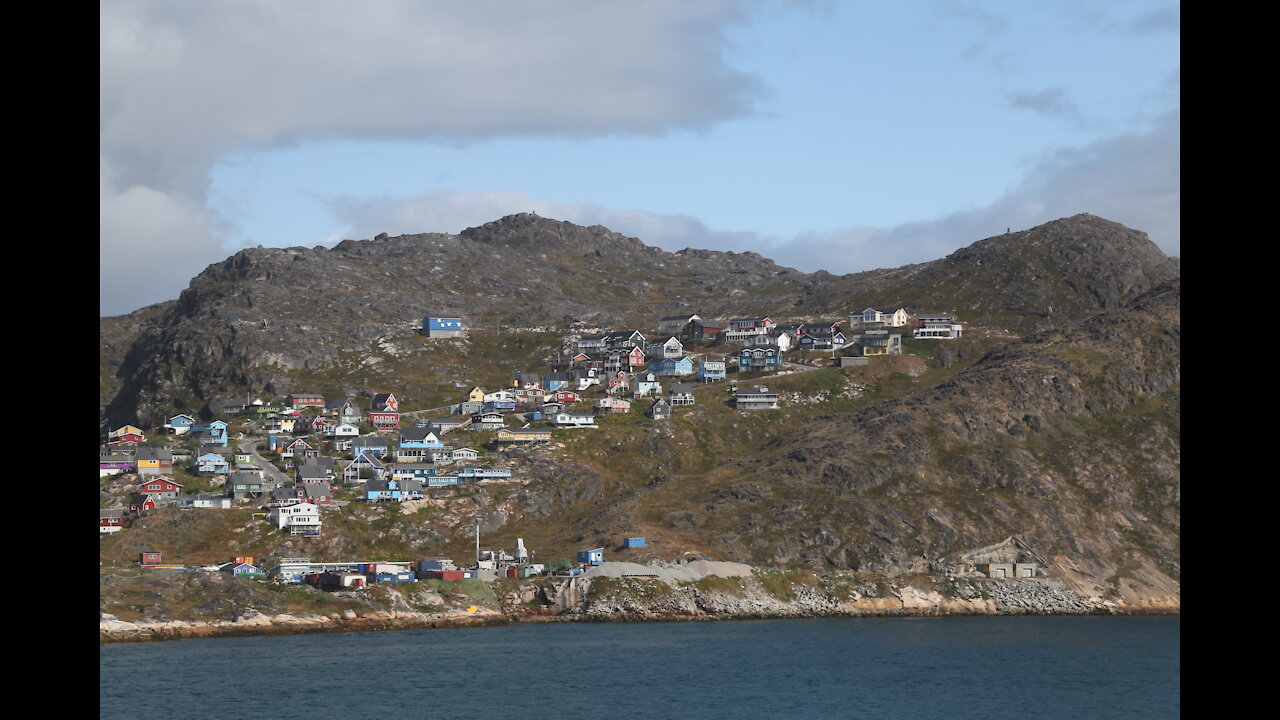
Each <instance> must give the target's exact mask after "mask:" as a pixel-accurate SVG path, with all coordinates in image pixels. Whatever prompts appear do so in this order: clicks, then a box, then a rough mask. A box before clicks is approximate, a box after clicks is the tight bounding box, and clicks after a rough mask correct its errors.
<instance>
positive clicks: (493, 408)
mask: <svg viewBox="0 0 1280 720" xmlns="http://www.w3.org/2000/svg"><path fill="white" fill-rule="evenodd" d="M515 409H516V401H515V400H490V401H489V402H486V403H485V404H484V405H483V406H482V407H481V409H480V412H512V411H514V410H515Z"/></svg>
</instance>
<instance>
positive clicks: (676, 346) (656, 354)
mask: <svg viewBox="0 0 1280 720" xmlns="http://www.w3.org/2000/svg"><path fill="white" fill-rule="evenodd" d="M645 354H646V355H647V356H649V357H651V358H662V359H664V360H665V359H672V360H679V359H680V358H682V357H684V343H682V342H680V340H679V339H677V338H675V337H671V338H669V339H667V340H666V341H665V342H655V343H649V347H648V348H647V349H646V350H645Z"/></svg>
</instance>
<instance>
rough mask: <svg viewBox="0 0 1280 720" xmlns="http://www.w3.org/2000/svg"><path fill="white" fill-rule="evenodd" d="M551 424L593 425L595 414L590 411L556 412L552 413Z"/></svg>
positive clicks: (594, 424)
mask: <svg viewBox="0 0 1280 720" xmlns="http://www.w3.org/2000/svg"><path fill="white" fill-rule="evenodd" d="M550 420H551V424H552V425H555V426H557V427H595V426H596V416H595V415H593V414H591V413H580V412H558V413H556V414H555V415H552V416H551V418H550Z"/></svg>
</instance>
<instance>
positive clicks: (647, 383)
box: [635, 371, 662, 397]
mask: <svg viewBox="0 0 1280 720" xmlns="http://www.w3.org/2000/svg"><path fill="white" fill-rule="evenodd" d="M661 393H662V382H661V381H660V380H659V379H658V375H657V373H654V372H652V371H650V372H642V373H636V377H635V396H636V397H644V396H645V395H659V394H661Z"/></svg>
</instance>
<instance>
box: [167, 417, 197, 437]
mask: <svg viewBox="0 0 1280 720" xmlns="http://www.w3.org/2000/svg"><path fill="white" fill-rule="evenodd" d="M195 424H196V419H195V418H193V417H191V416H190V415H174V416H173V417H171V418H169V420H168V422H166V423H165V424H164V426H165V428H166V429H168V430H169V431H170V432H172V433H173V434H174V435H182V434H183V433H185V432H187V431H188V430H190V429H191V426H192V425H195Z"/></svg>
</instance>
